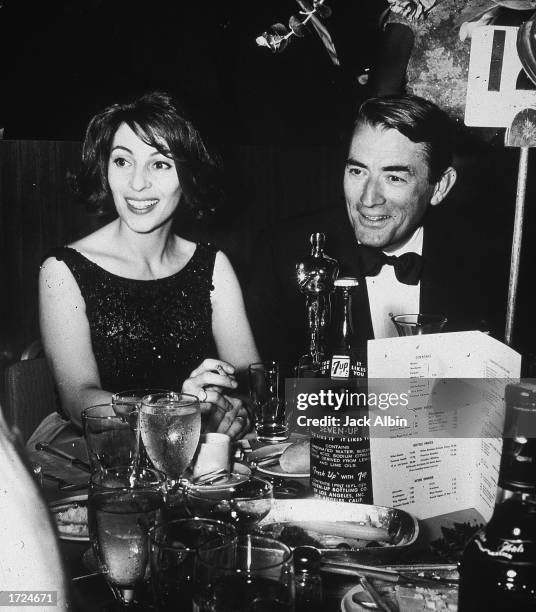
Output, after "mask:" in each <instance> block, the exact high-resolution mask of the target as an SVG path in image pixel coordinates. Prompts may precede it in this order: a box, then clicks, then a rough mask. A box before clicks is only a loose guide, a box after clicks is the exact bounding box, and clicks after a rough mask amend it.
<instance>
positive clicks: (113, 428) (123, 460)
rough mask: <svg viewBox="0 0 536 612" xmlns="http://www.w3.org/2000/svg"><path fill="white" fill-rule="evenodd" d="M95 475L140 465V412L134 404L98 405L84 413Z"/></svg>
mask: <svg viewBox="0 0 536 612" xmlns="http://www.w3.org/2000/svg"><path fill="white" fill-rule="evenodd" d="M82 427H83V430H84V438H85V440H86V444H87V450H88V456H89V462H90V464H91V471H92V472H95V471H98V470H102V469H107V468H111V467H115V466H118V465H122V466H126V465H129V466H131V467H132V468H133V469H135V468H136V467H137V464H138V442H137V436H138V433H137V430H138V411H137V409H136V408H135V407H133V406H132V405H130V404H119V403H113V404H98V405H96V406H89V407H88V408H85V409H84V410H83V411H82Z"/></svg>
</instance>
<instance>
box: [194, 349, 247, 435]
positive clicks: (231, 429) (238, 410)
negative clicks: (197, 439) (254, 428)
mask: <svg viewBox="0 0 536 612" xmlns="http://www.w3.org/2000/svg"><path fill="white" fill-rule="evenodd" d="M234 374H235V368H234V367H233V366H232V365H231V364H230V363H227V362H226V361H222V360H220V359H205V360H204V361H203V363H202V364H201V365H200V366H199V367H198V368H196V369H195V370H194V371H193V372H192V373H191V374H190V378H188V379H187V380H185V381H184V384H183V385H182V392H183V393H190V394H191V395H195V396H196V397H198V398H199V400H200V401H201V402H207V403H208V404H207V412H208V413H209V415H208V418H207V422H206V431H215V432H218V433H225V434H227V435H228V436H230V437H231V438H234V439H237V438H240V437H241V436H243V435H244V434H245V433H247V432H248V431H249V429H250V428H251V425H252V422H251V418H250V415H249V413H248V411H247V408H246V406H245V404H244V402H243V401H242V400H241V399H239V398H235V397H230V396H228V395H225V394H224V392H223V390H224V389H229V390H234V389H236V388H237V386H238V383H237V382H236V379H235V376H234Z"/></svg>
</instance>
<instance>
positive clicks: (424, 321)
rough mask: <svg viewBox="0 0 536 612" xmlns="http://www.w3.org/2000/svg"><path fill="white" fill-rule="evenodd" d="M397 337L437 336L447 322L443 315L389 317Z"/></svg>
mask: <svg viewBox="0 0 536 612" xmlns="http://www.w3.org/2000/svg"><path fill="white" fill-rule="evenodd" d="M391 320H392V321H393V323H394V325H395V327H396V331H397V332H398V335H399V336H420V335H421V334H439V333H440V332H441V331H442V330H443V328H444V327H445V324H446V322H447V318H446V317H444V316H443V315H427V314H400V315H395V316H392V317H391Z"/></svg>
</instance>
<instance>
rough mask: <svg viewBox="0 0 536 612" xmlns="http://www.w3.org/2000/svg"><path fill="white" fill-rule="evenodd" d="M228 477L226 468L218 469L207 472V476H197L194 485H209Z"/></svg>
mask: <svg viewBox="0 0 536 612" xmlns="http://www.w3.org/2000/svg"><path fill="white" fill-rule="evenodd" d="M227 476H229V470H228V469H227V468H220V469H219V470H215V471H214V472H208V474H203V476H199V477H198V478H196V479H195V482H194V484H196V485H211V484H214V483H216V482H218V481H219V480H223V479H224V478H226V477H227Z"/></svg>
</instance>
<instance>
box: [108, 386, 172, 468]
mask: <svg viewBox="0 0 536 612" xmlns="http://www.w3.org/2000/svg"><path fill="white" fill-rule="evenodd" d="M157 393H158V394H167V396H168V397H177V395H178V393H177V392H176V391H169V390H168V389H153V388H147V389H144V388H140V389H126V390H124V391H118V392H117V393H114V394H113V395H112V403H113V404H115V405H118V406H119V408H118V409H117V410H121V407H122V406H129V405H130V406H134V407H135V408H137V409H138V410H139V408H140V407H141V401H142V399H143V398H144V397H145V396H146V395H156V394H157ZM137 436H138V461H139V463H140V465H141V466H142V467H148V468H153V467H154V466H153V464H152V463H151V460H150V459H149V457H148V455H147V451H146V450H145V446H144V444H143V442H142V440H141V437H140V435H139V428H137Z"/></svg>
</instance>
